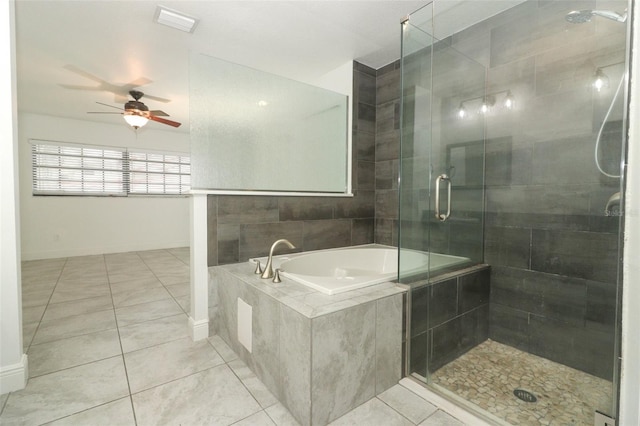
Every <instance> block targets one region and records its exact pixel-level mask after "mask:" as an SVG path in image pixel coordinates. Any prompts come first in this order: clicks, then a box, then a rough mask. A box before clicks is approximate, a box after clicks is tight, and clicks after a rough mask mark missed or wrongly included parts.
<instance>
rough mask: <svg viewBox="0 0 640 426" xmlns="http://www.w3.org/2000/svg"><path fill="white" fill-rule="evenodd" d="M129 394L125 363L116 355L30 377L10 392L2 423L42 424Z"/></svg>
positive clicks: (0, 416)
mask: <svg viewBox="0 0 640 426" xmlns="http://www.w3.org/2000/svg"><path fill="white" fill-rule="evenodd" d="M128 394H129V389H128V387H127V378H126V375H125V371H124V363H123V361H122V357H121V356H116V357H113V358H109V359H105V360H102V361H97V362H94V363H91V364H86V365H82V366H79V367H74V368H69V369H67V370H62V371H58V372H56V373H51V374H47V375H44V376H40V377H36V378H33V379H31V380H29V383H28V384H27V387H26V388H25V389H23V390H21V391H18V392H13V393H11V394H10V395H9V399H8V400H7V403H6V405H5V408H4V410H3V412H2V415H0V423H2V424H3V425H4V424H7V425H32V424H42V423H46V422H50V421H52V420H56V419H59V418H61V417H65V416H68V415H70V414H75V413H78V412H80V411H83V410H86V409H88V408H92V407H95V406H98V405H101V404H104V403H107V402H110V401H114V400H116V399H120V398H123V397H125V396H127V395H128Z"/></svg>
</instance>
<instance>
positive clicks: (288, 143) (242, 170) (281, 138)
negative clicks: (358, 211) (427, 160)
mask: <svg viewBox="0 0 640 426" xmlns="http://www.w3.org/2000/svg"><path fill="white" fill-rule="evenodd" d="M190 60H191V63H190V110H191V111H190V116H191V118H190V121H191V158H192V160H191V173H192V177H191V179H192V188H193V189H195V190H206V191H214V192H222V193H225V192H227V191H228V192H236V191H252V192H282V193H309V194H314V193H335V194H345V193H347V192H348V190H349V181H348V167H349V162H348V158H349V154H350V153H349V152H348V150H349V142H348V135H349V129H348V97H347V96H346V95H343V94H339V93H335V92H332V91H329V90H326V89H323V88H319V87H315V86H311V85H308V84H305V83H301V82H297V81H293V80H290V79H287V78H284V77H281V76H277V75H273V74H269V73H266V72H263V71H258V70H255V69H252V68H247V67H244V66H241V65H238V64H234V63H230V62H226V61H223V60H220V59H217V58H213V57H210V56H205V55H202V54H195V53H192V54H191V59H190Z"/></svg>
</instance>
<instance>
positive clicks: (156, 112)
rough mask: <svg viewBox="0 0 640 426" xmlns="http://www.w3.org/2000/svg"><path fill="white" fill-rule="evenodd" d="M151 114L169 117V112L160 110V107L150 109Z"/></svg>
mask: <svg viewBox="0 0 640 426" xmlns="http://www.w3.org/2000/svg"><path fill="white" fill-rule="evenodd" d="M149 114H151V115H155V116H156V117H169V114H167V113H166V112H164V111H160V110H159V109H154V110H153V111H149Z"/></svg>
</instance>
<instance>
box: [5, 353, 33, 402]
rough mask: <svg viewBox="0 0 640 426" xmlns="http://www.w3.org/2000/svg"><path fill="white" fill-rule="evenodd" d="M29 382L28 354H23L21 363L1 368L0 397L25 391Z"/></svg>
mask: <svg viewBox="0 0 640 426" xmlns="http://www.w3.org/2000/svg"><path fill="white" fill-rule="evenodd" d="M28 380H29V362H28V358H27V354H22V358H21V359H20V362H18V363H16V364H12V365H7V366H1V367H0V395H4V394H5V393H9V392H15V391H17V390H20V389H24V388H25V387H26V386H27V381H28Z"/></svg>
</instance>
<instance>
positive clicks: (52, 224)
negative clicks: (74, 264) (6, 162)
mask: <svg viewBox="0 0 640 426" xmlns="http://www.w3.org/2000/svg"><path fill="white" fill-rule="evenodd" d="M113 118H114V122H115V123H114V124H105V123H96V122H88V121H82V120H71V119H64V118H59V117H50V116H45V115H38V114H31V113H20V114H19V145H20V148H19V153H20V161H19V164H20V210H21V233H22V258H23V259H24V260H29V259H45V258H55V257H67V256H78V255H86V254H101V253H115V252H124V251H134V250H150V249H159V248H169V247H181V246H183V247H186V246H188V245H189V229H190V227H189V200H188V198H187V197H149V196H143V197H140V196H136V197H72V196H66V197H59V196H33V195H32V190H31V184H32V177H31V151H30V144H29V140H30V139H43V140H51V141H59V142H72V143H81V144H94V145H103V146H119V147H131V148H133V147H135V148H143V149H154V150H163V151H176V152H186V153H188V152H189V135H188V134H186V133H179V132H173V131H163V130H158V129H157V128H154V127H157V126H159V125H158V124H156V123H151V122H150V123H149V124H147V127H144V128H142V129H140V130H138V133H137V134H136V133H135V132H134V131H133V130H132V129H131V128H130V127H128V126H127V125H126V124H125V123H124V120H121V119H120V118H119V117H118V116H113Z"/></svg>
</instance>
